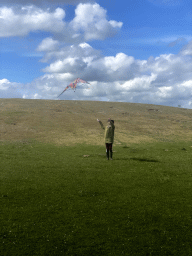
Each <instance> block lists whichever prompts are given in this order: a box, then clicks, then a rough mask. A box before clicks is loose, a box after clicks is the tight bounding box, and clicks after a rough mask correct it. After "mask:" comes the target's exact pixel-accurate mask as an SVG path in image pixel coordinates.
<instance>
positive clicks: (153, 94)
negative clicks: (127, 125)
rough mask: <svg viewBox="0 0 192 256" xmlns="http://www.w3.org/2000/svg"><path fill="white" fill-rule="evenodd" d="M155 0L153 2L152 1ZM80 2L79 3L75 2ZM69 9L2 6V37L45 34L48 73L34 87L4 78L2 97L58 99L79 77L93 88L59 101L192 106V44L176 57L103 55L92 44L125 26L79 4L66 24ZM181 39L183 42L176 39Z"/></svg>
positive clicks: (93, 7)
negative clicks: (146, 57)
mask: <svg viewBox="0 0 192 256" xmlns="http://www.w3.org/2000/svg"><path fill="white" fill-rule="evenodd" d="M151 1H152V0H151ZM77 2H78V1H77ZM65 15H66V14H65V10H63V9H62V8H56V9H54V10H52V11H51V10H49V9H42V8H40V7H37V6H25V7H20V8H19V7H2V8H0V36H1V37H13V36H27V35H28V34H29V33H30V32H34V31H46V32H49V33H50V34H51V36H49V37H46V38H44V39H43V40H42V41H41V43H40V44H39V45H38V47H37V49H36V51H37V52H40V53H43V58H42V60H41V61H42V62H44V63H46V65H47V66H46V67H45V68H44V69H43V70H42V71H43V72H44V75H42V76H41V77H38V78H36V79H35V80H34V81H33V82H32V83H30V84H18V83H14V82H11V81H9V80H7V79H6V78H3V79H1V80H0V95H1V97H9V98H10V97H21V98H31V99H37V98H38V99H57V96H58V95H59V94H60V93H61V91H62V90H63V89H64V88H65V87H66V86H67V85H68V84H69V83H70V82H71V81H73V80H75V79H76V78H77V77H81V78H82V79H84V80H86V81H89V82H90V83H91V86H90V88H83V87H82V88H83V89H82V90H81V89H79V90H78V89H77V90H76V92H75V93H74V92H73V91H72V90H68V91H66V92H65V93H64V94H63V95H62V96H61V99H76V100H108V101H122V102H139V103H151V104H162V105H169V106H176V107H177V106H178V105H181V106H182V107H187V108H192V101H191V94H192V72H191V70H192V41H191V42H189V43H188V44H187V45H185V46H184V47H183V48H182V49H181V51H180V52H179V53H178V54H162V55H160V56H158V57H153V56H151V57H150V58H149V59H147V60H139V59H135V58H134V57H132V56H128V55H126V54H125V53H123V52H119V53H117V54H116V55H115V56H104V55H103V54H102V53H101V52H100V51H98V50H96V49H94V48H93V47H91V45H90V44H91V43H90V42H91V41H92V40H104V39H106V38H107V37H111V36H114V35H115V34H116V33H117V32H118V31H119V30H120V29H121V27H122V25H123V23H122V22H120V21H114V20H109V19H108V18H107V13H106V10H105V9H104V8H102V7H101V6H100V5H99V4H96V3H93V4H91V3H80V4H79V5H77V7H76V10H75V17H74V19H73V20H71V21H70V22H66V21H65ZM178 40H179V39H178Z"/></svg>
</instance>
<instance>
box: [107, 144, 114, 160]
mask: <svg viewBox="0 0 192 256" xmlns="http://www.w3.org/2000/svg"><path fill="white" fill-rule="evenodd" d="M105 146H106V155H107V159H109V152H110V157H111V159H112V156H113V151H112V146H113V144H112V143H105Z"/></svg>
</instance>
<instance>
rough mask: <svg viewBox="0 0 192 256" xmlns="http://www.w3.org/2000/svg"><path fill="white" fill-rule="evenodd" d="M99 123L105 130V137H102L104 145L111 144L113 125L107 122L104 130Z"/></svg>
mask: <svg viewBox="0 0 192 256" xmlns="http://www.w3.org/2000/svg"><path fill="white" fill-rule="evenodd" d="M99 123H100V125H101V127H102V128H103V129H105V136H104V140H105V143H113V141H114V131H115V125H114V124H113V122H108V123H107V125H106V127H105V128H104V126H103V124H102V122H101V121H100V122H99Z"/></svg>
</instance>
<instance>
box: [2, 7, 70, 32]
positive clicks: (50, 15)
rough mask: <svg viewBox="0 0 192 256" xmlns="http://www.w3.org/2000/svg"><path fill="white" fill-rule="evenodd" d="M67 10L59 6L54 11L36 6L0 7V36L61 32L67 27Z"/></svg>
mask: <svg viewBox="0 0 192 256" xmlns="http://www.w3.org/2000/svg"><path fill="white" fill-rule="evenodd" d="M64 17H65V11H64V10H63V9H61V8H57V9H56V10H55V11H54V12H50V10H48V9H47V10H42V9H40V8H37V7H35V6H27V7H22V8H20V9H14V8H12V7H10V8H8V7H2V8H0V37H10V36H26V35H27V34H29V32H33V31H38V30H42V31H47V32H52V33H61V32H62V31H63V30H64V28H65V23H64V22H63V19H64Z"/></svg>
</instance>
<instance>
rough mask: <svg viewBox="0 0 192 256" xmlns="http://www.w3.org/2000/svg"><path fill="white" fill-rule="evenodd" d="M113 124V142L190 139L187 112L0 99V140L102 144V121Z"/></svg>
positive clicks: (191, 118)
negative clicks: (112, 120) (114, 127)
mask: <svg viewBox="0 0 192 256" xmlns="http://www.w3.org/2000/svg"><path fill="white" fill-rule="evenodd" d="M109 117H111V118H112V119H114V120H115V126H116V131H115V143H117V144H118V143H119V144H120V143H122V144H123V143H125V144H129V143H139V142H153V141H157V140H160V141H175V140H183V141H184V140H191V137H192V110H190V109H182V108H173V107H166V106H157V105H147V104H135V103H120V102H95V101H50V100H25V99H0V141H23V140H29V139H35V140H38V141H43V142H50V143H56V144H64V145H70V144H74V143H88V144H97V145H99V144H103V130H102V129H101V128H100V126H99V124H98V122H97V120H96V119H97V118H99V119H100V120H101V121H103V123H105V122H106V121H107V119H108V118H109Z"/></svg>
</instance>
